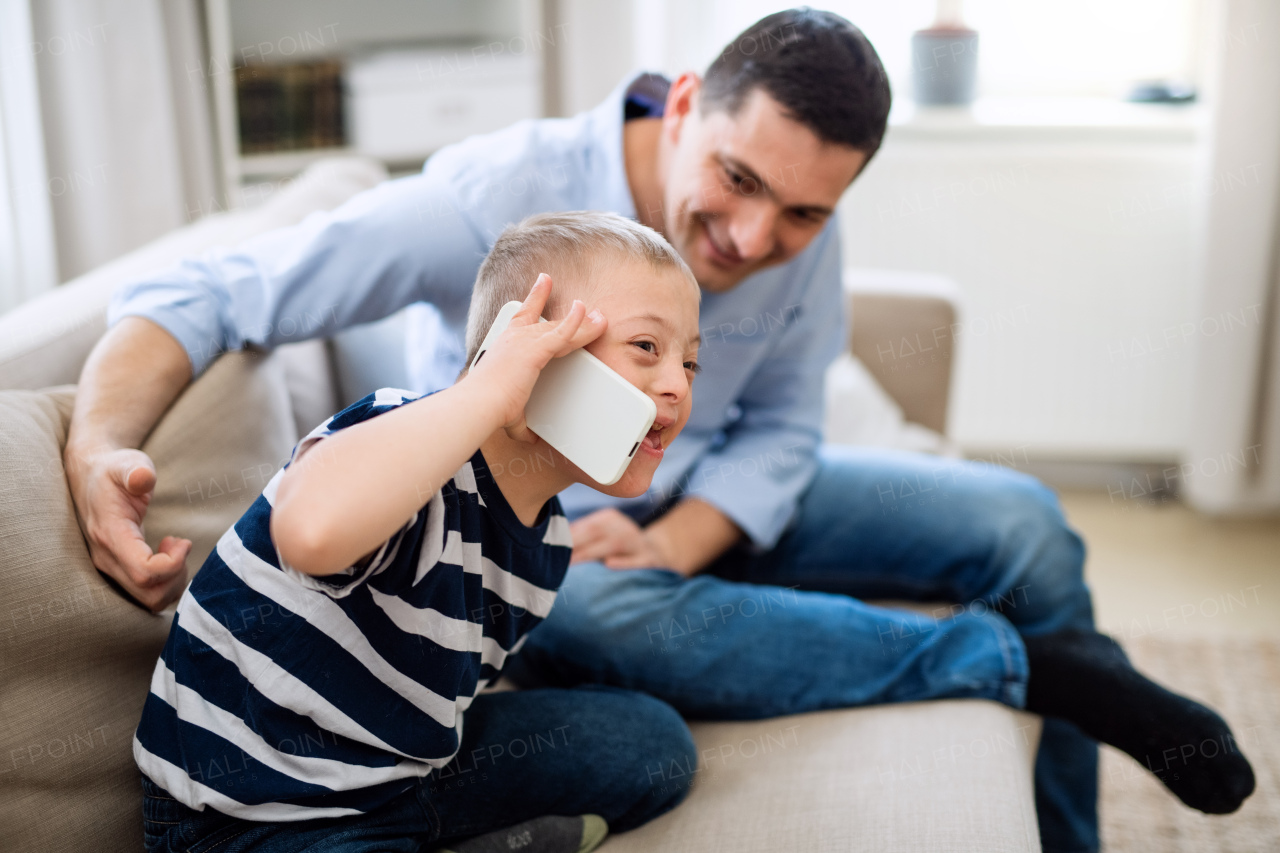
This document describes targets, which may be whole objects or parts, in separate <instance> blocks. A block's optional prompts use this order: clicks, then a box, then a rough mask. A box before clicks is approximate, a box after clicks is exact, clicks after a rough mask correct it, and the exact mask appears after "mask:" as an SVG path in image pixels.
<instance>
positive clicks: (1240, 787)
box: [1024, 631, 1254, 814]
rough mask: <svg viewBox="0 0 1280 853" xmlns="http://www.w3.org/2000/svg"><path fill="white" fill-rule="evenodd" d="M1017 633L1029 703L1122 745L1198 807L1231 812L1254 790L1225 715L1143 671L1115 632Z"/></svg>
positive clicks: (1250, 771) (1031, 708)
mask: <svg viewBox="0 0 1280 853" xmlns="http://www.w3.org/2000/svg"><path fill="white" fill-rule="evenodd" d="M1024 640H1025V643H1026V647H1027V663H1028V669H1029V672H1030V675H1029V678H1028V681H1027V710H1028V711H1033V712H1035V713H1037V714H1041V715H1043V716H1049V717H1060V718H1062V719H1064V720H1067V721H1069V722H1072V723H1075V724H1076V725H1077V726H1079V727H1080V729H1081V730H1082V731H1084V732H1085V734H1088V735H1089V736H1090V737H1093V738H1095V739H1097V740H1100V741H1102V742H1103V743H1109V744H1111V745H1112V746H1114V747H1116V748H1117V749H1121V750H1123V751H1124V752H1127V753H1128V754H1129V755H1131V756H1132V757H1133V758H1134V759H1135V760H1137V762H1138V763H1139V764H1142V765H1143V766H1145V767H1146V768H1147V769H1148V770H1150V771H1151V772H1152V773H1154V774H1155V775H1156V776H1157V778H1159V779H1160V781H1161V782H1163V783H1164V784H1165V786H1166V787H1167V788H1168V789H1169V790H1171V791H1173V793H1174V794H1176V795H1177V796H1178V799H1180V800H1182V801H1183V802H1184V803H1186V804H1187V805H1189V806H1191V807H1192V808H1194V809H1199V810H1200V811H1202V812H1207V813H1209V814H1227V813H1228V812H1233V811H1235V810H1236V809H1238V808H1240V804H1241V803H1243V802H1244V800H1245V798H1246V797H1248V796H1249V795H1250V794H1252V793H1253V788H1254V778H1253V768H1252V767H1250V766H1249V762H1248V761H1247V760H1246V759H1245V757H1244V754H1243V753H1241V752H1240V747H1239V745H1238V744H1237V743H1236V740H1235V737H1234V736H1233V735H1232V734H1231V729H1230V728H1229V727H1228V726H1227V724H1226V721H1224V720H1223V719H1222V718H1221V717H1220V716H1218V715H1217V714H1215V713H1214V712H1213V711H1211V710H1210V709H1208V708H1206V707H1205V706H1204V705H1201V704H1200V703H1199V702H1195V701H1192V700H1191V699H1188V698H1186V697H1185V696H1179V695H1178V694H1176V693H1172V692H1170V691H1168V690H1166V689H1164V688H1163V687H1161V686H1160V685H1158V684H1156V683H1155V682H1154V681H1152V680H1151V679H1149V678H1147V677H1145V676H1144V675H1142V673H1140V672H1138V671H1137V670H1136V669H1134V668H1133V664H1131V663H1129V659H1128V658H1127V657H1126V656H1125V653H1124V651H1123V650H1122V649H1121V648H1120V646H1119V644H1118V643H1116V641H1115V640H1112V639H1111V638H1110V637H1107V636H1105V635H1103V634H1099V633H1096V632H1094V631H1061V632H1058V633H1056V634H1048V635H1045V636H1042V637H1026V638H1024Z"/></svg>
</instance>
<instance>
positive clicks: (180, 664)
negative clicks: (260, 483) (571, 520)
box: [133, 390, 571, 821]
mask: <svg viewBox="0 0 1280 853" xmlns="http://www.w3.org/2000/svg"><path fill="white" fill-rule="evenodd" d="M416 396H417V395H415V394H412V393H411V392H407V391H398V390H382V391H378V392H377V393H375V394H371V395H369V396H368V397H365V398H364V399H363V400H361V401H359V402H358V403H356V404H355V405H353V406H351V407H350V408H348V409H346V410H344V411H342V412H340V413H339V414H337V415H334V416H333V417H332V418H330V419H329V420H328V421H326V422H325V423H324V424H322V425H321V426H320V427H318V428H317V429H316V430H315V431H314V432H312V433H311V435H309V436H307V438H305V439H304V440H303V441H302V442H301V443H299V445H298V448H297V449H295V451H294V458H297V454H298V452H300V451H301V450H302V449H304V448H306V447H307V446H309V445H310V444H312V443H314V442H316V441H319V440H322V439H323V437H324V436H326V435H328V434H330V433H332V432H335V431H336V430H339V429H342V428H344V427H348V426H351V425H352V424H356V423H359V422H360V421H364V420H367V419H369V418H372V417H375V416H377V415H380V414H383V413H385V412H388V411H390V410H392V409H394V408H396V407H397V406H400V405H404V404H406V403H409V402H411V401H412V400H413V399H415V398H416ZM423 452H424V453H426V452H430V448H429V446H424V448H423ZM280 477H281V474H277V475H276V477H275V478H273V479H272V481H271V482H270V483H268V484H267V487H266V489H264V490H263V493H262V495H261V496H260V497H259V498H258V499H257V500H256V501H255V502H254V504H253V505H252V506H251V507H250V508H249V510H248V512H246V513H245V514H244V516H243V517H242V518H241V519H240V520H239V521H238V522H236V524H235V526H234V527H232V528H231V529H230V530H228V531H227V532H226V534H225V535H224V536H223V537H222V538H221V539H220V540H219V541H218V547H217V549H216V550H215V551H214V552H213V553H212V554H210V555H209V559H208V560H206V561H205V564H204V567H203V568H202V569H201V570H200V573H199V574H198V575H197V576H196V578H195V580H194V581H192V583H191V585H190V587H188V589H187V591H186V593H184V594H183V596H182V600H181V601H180V602H179V604H178V614H177V617H176V619H175V620H174V623H173V627H172V630H171V631H170V633H169V639H168V642H167V643H166V644H165V647H164V651H163V652H162V654H161V656H160V661H159V662H158V663H157V664H156V669H155V674H154V675H153V676H152V679H151V692H150V693H149V694H148V696H147V701H146V705H145V706H144V710H143V713H142V722H141V724H140V725H139V726H138V731H137V734H136V736H135V737H134V742H133V753H134V758H135V759H136V760H137V762H138V766H139V767H140V768H141V770H142V772H143V773H145V774H146V775H147V776H148V777H149V778H150V779H151V780H152V781H153V782H155V783H156V784H157V785H159V786H160V787H162V788H165V789H166V790H168V791H169V792H170V793H172V794H173V796H174V797H176V798H177V799H178V800H179V801H181V802H182V803H184V804H186V805H187V806H188V807H190V808H193V809H199V810H203V809H204V808H205V807H206V806H210V807H212V808H214V809H216V810H218V811H220V812H224V813H226V814H229V815H233V816H235V817H239V818H244V819H248V820H256V821H291V820H306V819H310V818H318V817H337V816H341V815H350V814H357V813H360V812H365V811H369V810H371V809H374V808H376V807H378V806H380V805H382V804H383V803H385V802H387V801H388V800H390V799H391V798H392V797H394V796H396V795H397V794H399V793H400V792H402V791H405V790H407V789H408V788H409V787H411V785H412V784H413V780H415V779H417V778H420V777H422V776H426V775H427V774H428V773H430V772H431V769H432V768H439V767H443V766H444V765H445V764H447V763H448V762H449V760H450V759H451V758H452V757H453V755H454V754H455V753H456V752H457V750H458V743H459V739H460V737H461V733H462V713H463V711H465V710H466V708H467V707H468V706H469V705H470V704H471V702H472V700H473V699H474V698H475V695H476V693H477V692H478V691H479V690H481V689H482V688H483V687H484V686H485V685H486V684H488V683H489V682H490V681H492V680H493V679H494V678H495V677H496V676H497V674H498V672H499V671H500V670H501V669H502V665H503V663H504V661H505V660H506V658H507V656H508V655H510V654H512V653H514V652H515V651H516V649H518V648H519V646H520V644H521V642H522V640H523V638H524V636H525V634H527V633H528V632H529V631H530V630H531V629H532V628H533V627H534V626H535V625H537V624H538V623H539V622H540V621H542V619H543V618H544V617H545V616H546V615H547V613H548V612H549V611H550V610H551V604H552V602H553V601H554V599H555V594H556V593H555V591H556V589H557V588H558V587H559V586H560V583H561V581H563V580H564V575H565V572H566V570H567V569H568V566H569V554H570V548H571V541H570V538H569V525H568V522H567V521H566V520H565V517H564V515H563V514H562V513H561V511H560V504H559V501H557V500H556V499H554V498H553V499H552V500H551V501H550V502H548V504H547V506H546V507H545V509H544V510H543V516H542V518H541V521H540V523H539V524H538V525H537V526H535V527H525V526H524V525H523V524H522V523H521V522H520V520H519V519H518V518H517V517H516V515H515V512H514V511H513V510H512V509H511V507H510V505H509V504H508V503H507V501H506V499H505V498H504V497H503V495H502V492H501V491H500V490H499V489H498V487H497V484H496V483H495V482H494V480H493V477H492V475H491V474H490V472H489V469H488V467H487V466H486V465H485V461H484V458H483V457H482V456H481V454H480V452H479V451H477V452H476V454H475V455H474V456H472V457H471V460H470V461H469V462H467V463H465V464H464V465H463V466H462V467H461V468H460V469H458V472H457V473H456V474H454V475H453V478H452V480H450V481H449V482H448V483H447V484H446V485H445V486H444V488H442V489H441V490H440V491H438V492H436V493H435V494H434V495H432V496H431V498H430V500H429V501H428V502H427V504H426V505H425V506H423V507H422V509H421V510H419V511H418V513H417V514H416V515H415V516H414V517H413V519H411V520H410V521H409V523H408V524H407V525H405V527H403V528H402V529H401V530H400V531H399V532H397V533H396V534H395V536H393V537H392V538H391V539H390V540H389V541H387V542H386V543H384V544H383V545H382V547H381V548H380V549H379V550H378V551H377V552H376V554H374V556H373V557H372V558H371V559H370V560H368V561H367V564H365V565H363V566H360V567H353V568H350V569H347V570H346V571H345V572H342V573H339V574H336V575H329V576H325V577H311V576H308V575H304V574H302V573H300V572H297V571H295V570H293V569H291V568H289V567H287V566H286V567H283V568H282V566H281V561H280V559H279V556H278V554H277V551H276V548H275V546H274V545H273V543H272V541H271V536H270V532H269V531H270V518H271V504H272V501H273V499H274V497H275V493H276V489H277V488H278V485H279V482H280Z"/></svg>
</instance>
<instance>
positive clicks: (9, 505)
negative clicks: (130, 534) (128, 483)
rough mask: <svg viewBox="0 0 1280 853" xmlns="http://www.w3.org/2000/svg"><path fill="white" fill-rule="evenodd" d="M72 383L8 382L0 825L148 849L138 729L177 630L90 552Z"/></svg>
mask: <svg viewBox="0 0 1280 853" xmlns="http://www.w3.org/2000/svg"><path fill="white" fill-rule="evenodd" d="M72 400H73V397H72V391H71V389H60V390H57V391H53V392H50V393H41V392H34V391H6V392H3V393H0V573H2V575H3V578H2V580H3V588H4V592H5V602H4V604H3V605H2V606H0V609H2V610H3V612H2V613H0V720H3V728H2V729H0V732H2V733H0V832H3V834H4V846H5V847H6V849H12V850H40V851H63V850H65V851H82V850H139V849H141V845H142V824H141V819H140V809H141V807H142V791H141V788H140V786H139V781H138V771H137V769H136V767H135V766H134V764H133V759H132V752H131V741H132V738H133V731H134V728H135V727H136V726H137V723H138V718H139V716H140V714H141V713H142V702H143V699H144V697H145V695H146V691H147V684H148V683H149V681H150V678H151V670H152V668H153V667H154V666H155V661H156V658H157V656H158V655H159V653H160V648H161V646H162V645H163V644H164V640H165V637H166V636H167V634H168V632H169V620H168V619H167V618H164V617H159V616H152V615H151V614H149V613H147V612H145V611H144V610H142V609H141V608H139V607H137V606H135V605H133V604H131V603H130V602H128V601H127V600H126V599H124V598H123V597H122V596H121V595H119V594H118V593H117V592H116V591H115V590H114V589H113V588H112V587H111V586H110V585H109V584H108V583H107V581H106V580H105V579H104V578H103V577H102V576H101V575H99V574H98V573H97V572H96V571H95V570H94V568H93V565H92V563H90V561H89V553H88V551H87V549H86V548H85V544H84V540H83V539H82V537H81V535H80V528H79V526H78V525H77V523H76V516H75V509H74V508H73V506H72V504H71V498H70V495H69V494H68V492H67V486H66V479H65V477H64V475H63V471H62V445H63V443H64V442H65V440H66V434H67V422H68V419H69V417H70V413H71V404H72Z"/></svg>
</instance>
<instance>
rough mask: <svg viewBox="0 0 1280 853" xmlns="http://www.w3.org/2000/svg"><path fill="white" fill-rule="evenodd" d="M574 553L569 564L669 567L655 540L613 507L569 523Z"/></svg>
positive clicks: (645, 567) (621, 567)
mask: <svg viewBox="0 0 1280 853" xmlns="http://www.w3.org/2000/svg"><path fill="white" fill-rule="evenodd" d="M569 533H570V534H571V535H572V536H573V556H572V557H570V558H569V563H570V564H573V563H589V562H601V563H604V565H605V567H606V568H610V569H669V568H671V565H670V563H671V561H670V560H668V559H667V557H666V555H665V554H664V553H663V552H662V549H661V547H660V546H659V544H658V543H657V541H656V540H655V539H654V538H653V537H652V536H650V535H649V534H648V533H647V532H646V531H645V529H644V528H643V527H641V526H640V525H638V524H636V523H635V522H634V521H632V520H631V517H630V516H628V515H625V514H623V513H621V512H619V511H618V510H616V509H613V508H612V507H610V508H608V509H601V510H597V511H595V512H593V513H591V514H590V515H585V516H583V517H582V518H580V519H578V520H577V521H575V522H573V523H572V524H570V525H569Z"/></svg>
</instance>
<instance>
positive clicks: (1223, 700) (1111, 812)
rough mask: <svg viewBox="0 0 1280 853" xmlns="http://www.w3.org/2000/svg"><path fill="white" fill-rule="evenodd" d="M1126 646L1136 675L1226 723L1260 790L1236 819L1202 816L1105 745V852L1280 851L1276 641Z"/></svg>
mask: <svg viewBox="0 0 1280 853" xmlns="http://www.w3.org/2000/svg"><path fill="white" fill-rule="evenodd" d="M1124 646H1125V649H1126V650H1127V651H1128V652H1129V655H1130V657H1131V658H1132V659H1133V662H1134V664H1135V665H1136V666H1138V667H1139V668H1140V669H1141V670H1142V671H1143V672H1145V673H1146V674H1148V675H1149V676H1151V677H1152V678H1154V679H1155V680H1156V681H1158V682H1160V683H1161V684H1163V685H1165V686H1166V687H1168V688H1170V689H1171V690H1175V691H1177V692H1179V693H1182V694H1184V695H1187V696H1191V697H1192V698H1194V699H1197V700H1199V701H1201V702H1204V703H1206V704H1207V705H1209V706H1210V707H1212V708H1214V709H1215V710H1217V711H1218V713H1220V714H1222V716H1223V717H1225V718H1226V720H1227V722H1228V723H1229V724H1230V725H1231V728H1232V730H1233V731H1234V732H1235V735H1236V738H1237V740H1238V741H1239V744H1240V747H1241V749H1243V751H1244V754H1245V756H1246V757H1248V759H1249V761H1250V763H1251V764H1252V765H1253V770H1254V773H1255V774H1256V775H1257V778H1258V787H1257V790H1256V791H1254V793H1253V796H1251V797H1250V798H1249V799H1248V800H1247V801H1245V804H1244V805H1243V806H1242V807H1241V808H1240V810H1239V811H1237V812H1236V813H1235V814H1231V815H1216V816H1213V815H1205V814H1201V813H1200V812H1197V811H1195V810H1193V809H1189V808H1187V807H1186V806H1184V805H1182V803H1181V802H1180V801H1179V800H1178V799H1177V798H1176V797H1174V796H1173V795H1172V794H1171V793H1170V792H1169V791H1168V789H1166V788H1165V787H1164V786H1163V785H1162V784H1160V782H1159V781H1157V780H1156V778H1155V777H1154V776H1152V775H1151V773H1149V772H1148V771H1147V770H1145V769H1144V768H1143V767H1141V766H1140V765H1139V764H1138V763H1137V762H1135V761H1134V760H1133V759H1131V758H1129V757H1128V756H1127V755H1125V754H1124V753H1121V752H1119V751H1117V750H1114V749H1112V748H1110V747H1103V750H1102V773H1101V786H1102V795H1101V819H1102V838H1103V846H1104V849H1105V850H1106V851H1108V853H1147V852H1148V851H1151V853H1184V851H1185V853H1219V851H1222V853H1228V851H1229V853H1280V640H1260V639H1244V638H1234V637H1233V638H1226V637H1211V636H1210V637H1173V636H1162V635H1151V636H1146V637H1139V638H1136V639H1133V640H1129V641H1126V642H1125V643H1124ZM1204 748H1205V749H1213V748H1215V747H1214V746H1213V745H1209V744H1206V745H1204ZM1170 764H1171V766H1172V765H1175V764H1176V761H1173V762H1170Z"/></svg>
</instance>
